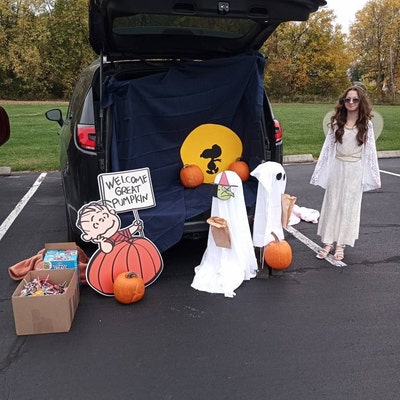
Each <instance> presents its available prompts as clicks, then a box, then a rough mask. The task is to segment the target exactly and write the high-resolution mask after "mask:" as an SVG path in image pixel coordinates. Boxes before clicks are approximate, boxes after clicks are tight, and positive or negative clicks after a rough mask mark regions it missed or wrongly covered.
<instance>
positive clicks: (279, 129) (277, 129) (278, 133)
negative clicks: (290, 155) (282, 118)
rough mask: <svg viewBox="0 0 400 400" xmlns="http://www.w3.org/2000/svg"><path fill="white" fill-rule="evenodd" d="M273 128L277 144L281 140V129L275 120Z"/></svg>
mask: <svg viewBox="0 0 400 400" xmlns="http://www.w3.org/2000/svg"><path fill="white" fill-rule="evenodd" d="M274 128H275V140H276V141H277V142H279V141H281V140H282V134H283V132H282V127H281V124H280V122H279V121H278V120H277V119H274Z"/></svg>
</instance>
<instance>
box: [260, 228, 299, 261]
mask: <svg viewBox="0 0 400 400" xmlns="http://www.w3.org/2000/svg"><path fill="white" fill-rule="evenodd" d="M271 234H272V236H273V237H274V240H273V241H272V242H269V243H268V244H267V245H266V246H265V249H264V259H265V262H266V263H267V264H268V265H269V266H270V267H271V268H272V269H286V268H288V267H289V266H290V264H291V262H292V258H293V255H292V248H291V247H290V244H289V243H288V242H287V241H286V240H279V238H278V236H276V235H275V233H274V232H271Z"/></svg>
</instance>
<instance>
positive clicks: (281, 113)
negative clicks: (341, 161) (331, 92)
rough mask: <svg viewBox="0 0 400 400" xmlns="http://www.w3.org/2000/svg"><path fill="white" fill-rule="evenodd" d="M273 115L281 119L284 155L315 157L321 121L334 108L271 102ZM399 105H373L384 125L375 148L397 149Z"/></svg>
mask: <svg viewBox="0 0 400 400" xmlns="http://www.w3.org/2000/svg"><path fill="white" fill-rule="evenodd" d="M272 106H273V109H274V113H275V116H276V118H277V119H278V120H279V121H280V122H281V125H282V129H283V137H284V154H285V155H293V154H312V155H313V156H314V157H315V158H316V157H318V155H319V152H320V150H321V146H322V143H323V141H324V138H325V136H324V130H323V124H322V122H323V120H324V117H325V115H326V114H327V113H328V112H330V111H332V110H333V105H331V104H273V105H272ZM399 110H400V106H374V107H373V111H375V113H378V114H380V115H381V116H382V118H383V122H384V126H383V131H382V133H381V135H380V136H379V137H378V140H377V142H376V146H377V149H378V150H380V151H384V150H400V136H399V134H398V128H397V126H398V123H397V120H398V115H399Z"/></svg>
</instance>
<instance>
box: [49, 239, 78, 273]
mask: <svg viewBox="0 0 400 400" xmlns="http://www.w3.org/2000/svg"><path fill="white" fill-rule="evenodd" d="M44 248H45V249H46V252H45V253H44V257H43V269H47V270H49V269H64V268H76V270H77V272H78V275H79V271H78V261H79V260H78V249H77V247H76V244H75V243H74V242H64V243H46V244H45V246H44Z"/></svg>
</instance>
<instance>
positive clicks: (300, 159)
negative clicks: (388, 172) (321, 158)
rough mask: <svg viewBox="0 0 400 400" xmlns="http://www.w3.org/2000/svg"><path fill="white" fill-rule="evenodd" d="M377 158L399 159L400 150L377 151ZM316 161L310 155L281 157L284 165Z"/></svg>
mask: <svg viewBox="0 0 400 400" xmlns="http://www.w3.org/2000/svg"><path fill="white" fill-rule="evenodd" d="M377 153H378V158H397V157H400V150H388V151H378V152H377ZM315 161H317V160H316V159H314V157H313V156H312V154H297V155H291V156H283V163H284V164H296V163H313V162H315Z"/></svg>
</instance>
